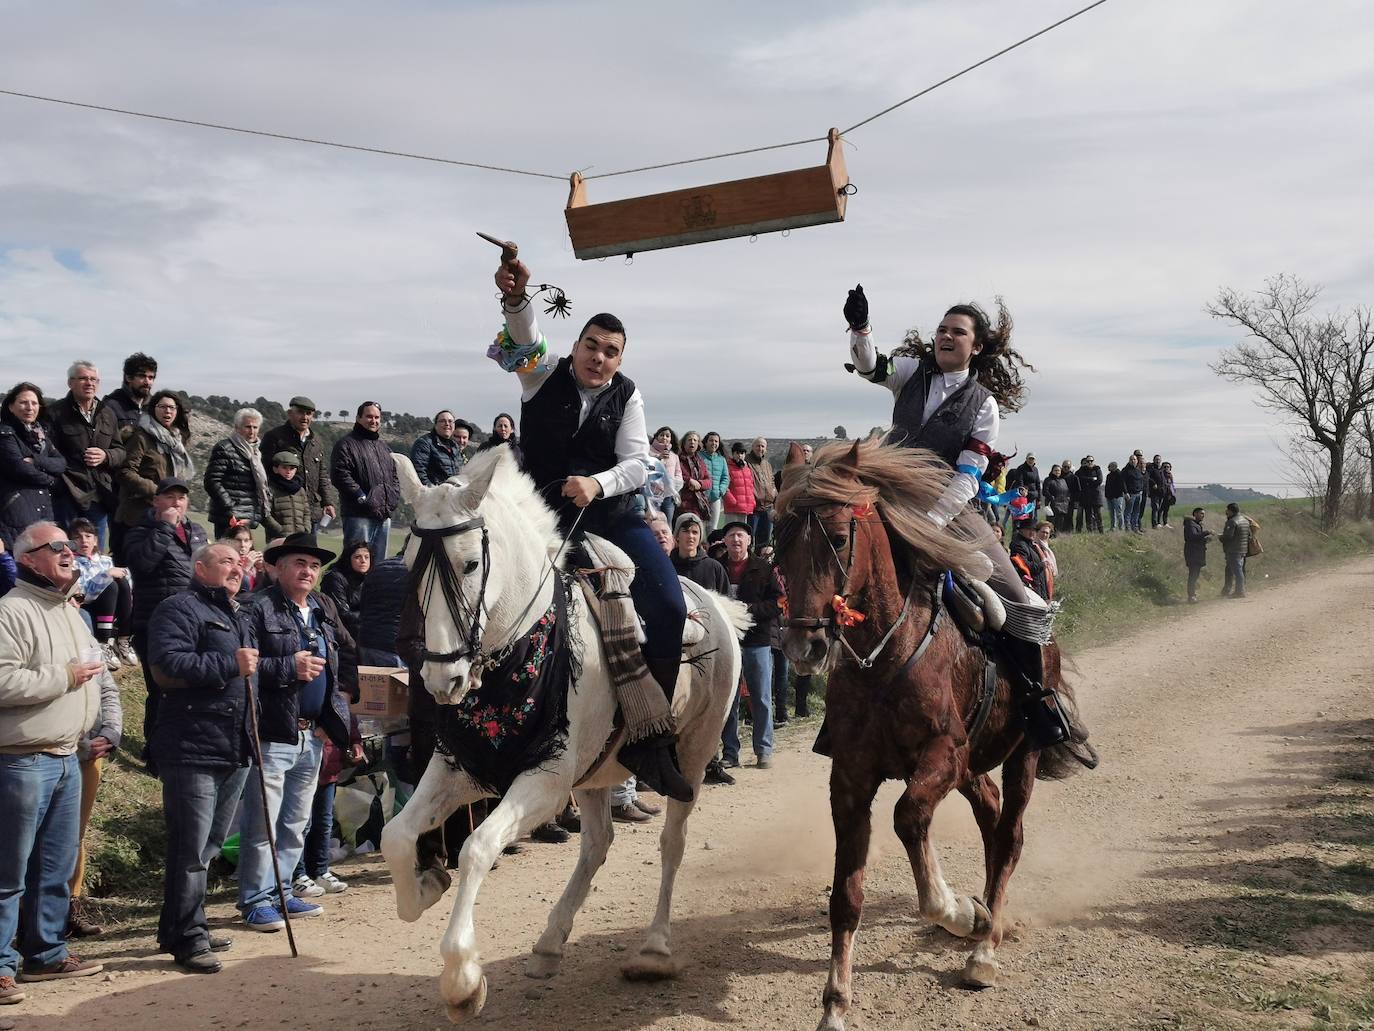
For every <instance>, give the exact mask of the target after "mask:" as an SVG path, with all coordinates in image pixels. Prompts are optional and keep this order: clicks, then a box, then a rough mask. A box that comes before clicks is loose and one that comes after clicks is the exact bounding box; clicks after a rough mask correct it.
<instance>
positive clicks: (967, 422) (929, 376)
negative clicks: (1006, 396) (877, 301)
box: [892, 357, 991, 465]
mask: <svg viewBox="0 0 1374 1031" xmlns="http://www.w3.org/2000/svg"><path fill="white" fill-rule="evenodd" d="M939 375H940V369H939V367H938V366H937V365H936V364H935V359H933V358H929V357H927V358H923V359H921V364H920V366H919V367H918V368H917V369H916V371H915V372H914V373H912V375H911V378H910V379H909V380H907V381H906V384H905V385H904V386H903V387H902V392H901V393H900V394H898V395H897V401H896V404H894V405H893V408H892V440H893V442H894V443H897V444H902V445H904V446H905V447H923V448H929V449H930V450H931V451H934V452H935V453H936V454H937V455H939V456H940V457H941V458H943V459H944V460H945V461H946V462H948V463H949V464H950V465H953V464H954V463H955V462H957V461H958V460H959V452H961V451H963V450H964V445H965V444H966V443H967V442H968V439H969V437H970V436H971V435H972V433H973V426H974V423H976V422H977V421H978V412H979V410H980V409H981V408H982V407H983V403H984V402H985V401H987V399H988V397H989V396H991V395H990V393H989V391H988V388H987V387H985V386H983V384H981V383H979V382H978V380H977V379H975V378H974V376H973V374H972V373H971V372H970V373H969V376H968V379H966V380H964V382H963V383H962V384H961V385H960V387H959V389H958V390H956V391H955V392H954V393H952V394H950V395H949V397H947V398H945V400H944V401H943V402H942V403H941V405H940V407H939V408H937V409H935V411H934V412H932V413H931V416H930V419H929V420H927V421H926V424H925V425H924V426H922V425H921V418H922V416H924V414H925V410H926V397H927V396H928V395H929V394H930V385H931V383H932V382H933V381H934V379H935V377H936V376H939Z"/></svg>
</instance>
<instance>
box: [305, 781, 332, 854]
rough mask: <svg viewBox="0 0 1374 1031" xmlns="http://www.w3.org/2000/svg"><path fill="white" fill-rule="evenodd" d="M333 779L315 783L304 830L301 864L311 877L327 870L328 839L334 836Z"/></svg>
mask: <svg viewBox="0 0 1374 1031" xmlns="http://www.w3.org/2000/svg"><path fill="white" fill-rule="evenodd" d="M337 787H338V785H337V784H336V783H334V781H330V782H329V783H328V784H316V785H315V801H314V802H312V803H311V805H310V825H309V826H308V827H307V828H306V830H305V851H304V852H302V853H301V864H302V865H303V866H304V867H305V872H306V874H308V875H309V876H311V877H323V876H324V875H325V874H326V873H328V872H329V839H330V838H331V837H333V836H334V790H335V788H337Z"/></svg>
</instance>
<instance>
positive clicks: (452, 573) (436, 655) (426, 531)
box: [409, 508, 587, 673]
mask: <svg viewBox="0 0 1374 1031" xmlns="http://www.w3.org/2000/svg"><path fill="white" fill-rule="evenodd" d="M586 511H587V510H586V509H585V508H584V509H582V511H581V512H579V513H578V514H577V519H576V520H574V522H573V524H572V527H571V528H570V529H569V530H568V534H567V536H566V537H565V538H564V539H563V544H562V546H561V547H560V548H559V549H558V554H556V555H555V556H554V557H553V558H552V559H550V560H549V563H548V568H547V569H546V570H545V571H544V575H543V576H542V577H541V578H540V580H539V583H538V584H537V585H536V586H535V588H534V593H533V594H532V595H531V596H530V600H529V601H528V602H526V603H525V607H524V609H522V610H521V612H520V615H519V616H517V617H516V618H515V621H514V622H513V623H512V624H511V626H512V627H513V629H512V631H511V638H510V640H509V641H507V642H506V643H505V644H504V645H502V646H501V647H499V648H494V649H492V650H491V651H489V652H484V651H482V623H481V617H482V616H483V615H484V614H488V613H489V611H490V610H489V609H488V608H487V581H488V579H490V577H491V539H490V536H489V535H488V533H487V521H486V519H485V518H483V517H482V516H480V515H476V516H473V517H471V518H470V519H464V520H462V521H461V522H457V523H454V524H453V525H452V526H435V527H421V526H412V527H411V528H410V532H411V533H412V534H414V535H415V536H416V537H417V538H418V539H419V541H420V548H419V550H418V551H417V552H416V554H415V566H414V568H413V569H411V571H410V583H409V587H410V591H411V595H412V597H414V596H416V595H418V594H419V592H420V588H421V585H422V584H424V581H425V579H426V574H428V573H429V572H430V571H431V568H432V569H433V575H432V576H429V577H428V581H429V582H428V584H425V585H424V598H423V599H422V600H421V601H420V614H421V616H422V617H423V616H426V615H427V614H428V611H429V605H430V603H431V602H432V601H433V600H434V587H435V584H436V583H437V584H438V585H439V593H440V595H441V596H442V597H443V600H444V606H445V607H446V608H447V609H448V615H449V619H451V620H452V621H453V625H454V627H456V628H459V629H460V631H461V628H462V627H463V626H464V621H465V620H466V625H467V635H466V639H465V640H463V641H462V642H461V643H460V644H459V646H458V647H457V648H455V649H453V650H452V651H447V652H432V651H430V650H429V648H428V641H426V642H425V643H426V647H425V648H424V649H423V650H422V651H421V653H420V654H421V656H422V658H423V661H425V662H446V663H447V662H457V661H458V660H459V659H469V660H471V663H472V667H473V668H474V669H475V670H477V671H478V672H479V673H480V672H483V671H485V670H488V669H495V668H496V667H497V666H499V665H500V664H501V662H502V661H503V660H504V659H505V658H506V656H508V655H509V654H510V652H511V649H513V648H514V647H515V645H516V644H517V643H518V642H519V641H520V640H521V638H522V637H523V636H524V626H525V617H526V616H527V615H529V612H530V610H531V609H532V608H534V605H535V603H536V602H537V601H538V600H539V596H540V594H541V593H542V592H543V590H544V584H546V583H547V582H548V579H549V575H550V574H551V573H558V574H559V575H560V576H562V575H564V574H563V573H561V572H560V571H559V569H558V560H559V559H560V558H561V557H562V555H563V549H564V548H566V547H567V546H568V541H569V540H570V539H571V538H572V535H573V533H574V532H576V530H577V526H578V524H579V523H581V522H582V516H583V514H584V513H585V512H586ZM474 531H480V532H481V534H482V561H481V568H482V579H481V581H480V583H479V585H478V588H477V603H476V604H475V605H474V606H473V607H472V609H471V610H469V609H468V605H467V603H466V600H465V599H464V597H463V585H462V578H461V577H460V576H459V575H458V573H457V571H456V570H454V568H453V563H452V562H450V561H449V560H448V555H447V553H446V552H445V551H444V545H443V541H444V540H445V539H446V538H448V537H454V536H457V535H458V534H460V533H472V532H474Z"/></svg>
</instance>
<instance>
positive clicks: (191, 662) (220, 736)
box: [148, 581, 257, 767]
mask: <svg viewBox="0 0 1374 1031" xmlns="http://www.w3.org/2000/svg"><path fill="white" fill-rule="evenodd" d="M256 646H257V644H256V640H255V638H254V637H253V628H252V626H251V624H250V622H249V620H248V619H247V618H246V617H245V614H244V612H243V610H242V609H241V608H240V607H239V606H238V604H237V603H236V602H235V601H234V599H232V598H230V597H229V593H228V592H227V591H226V590H225V589H224V588H223V587H207V586H205V585H204V584H202V583H200V582H199V581H194V582H192V583H191V585H190V589H189V590H184V591H178V592H176V593H174V594H170V595H168V597H166V598H165V599H163V601H162V602H161V603H160V604H159V605H158V606H157V608H156V609H155V610H154V611H153V612H152V616H151V619H150V620H149V622H148V665H149V666H150V667H151V668H152V671H153V679H154V680H156V681H157V686H158V687H159V688H160V689H161V691H162V700H161V701H160V702H159V704H158V707H157V718H156V720H155V721H154V723H153V729H152V733H151V734H150V735H149V740H148V749H149V751H150V752H151V753H152V755H153V756H154V757H155V758H156V759H157V762H158V765H160V766H166V765H168V764H171V763H188V764H194V765H197V766H215V767H233V766H247V765H248V763H249V757H250V756H251V754H252V751H251V745H250V744H249V741H250V738H249V735H250V734H251V733H252V723H251V714H250V713H249V711H248V692H247V689H246V687H245V685H244V682H243V677H241V676H239V666H238V658H237V657H236V655H235V652H237V651H238V650H239V649H240V648H254V647H256Z"/></svg>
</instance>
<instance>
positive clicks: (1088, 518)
mask: <svg viewBox="0 0 1374 1031" xmlns="http://www.w3.org/2000/svg"><path fill="white" fill-rule="evenodd" d="M1078 513H1079V515H1080V517H1082V519H1083V523H1082V525H1080V526H1079V527H1078V528H1079V529H1080V530H1082V529H1085V528H1086V529H1087V530H1088V531H1089V532H1092V531H1096V532H1097V533H1101V532H1102V506H1101V505H1084V506H1083V507H1082V508H1080V509H1079V510H1078Z"/></svg>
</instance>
